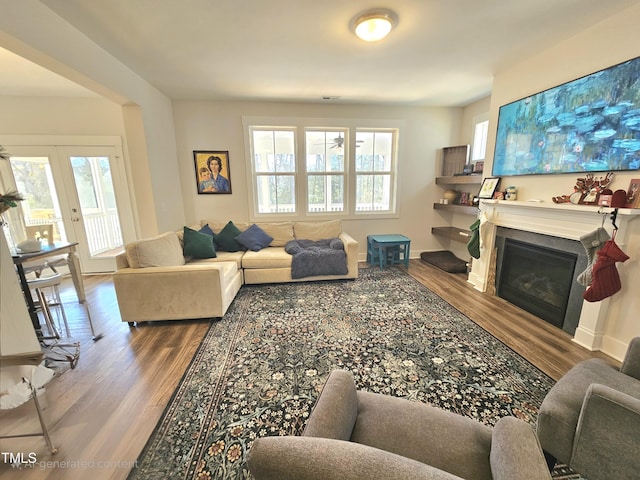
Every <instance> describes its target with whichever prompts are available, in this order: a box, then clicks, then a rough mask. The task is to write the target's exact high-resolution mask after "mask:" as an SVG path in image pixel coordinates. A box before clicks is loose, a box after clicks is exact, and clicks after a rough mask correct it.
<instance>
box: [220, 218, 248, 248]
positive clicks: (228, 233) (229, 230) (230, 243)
mask: <svg viewBox="0 0 640 480" xmlns="http://www.w3.org/2000/svg"><path fill="white" fill-rule="evenodd" d="M241 233H242V232H241V231H240V229H239V228H238V227H236V226H235V224H234V223H233V222H232V221H229V223H227V224H226V225H225V226H224V228H223V229H222V230H220V231H219V232H218V234H217V235H216V245H217V246H218V247H219V249H220V250H224V251H226V252H237V251H239V250H242V249H243V247H242V245H241V244H239V243H238V242H236V237H237V236H238V235H240V234H241Z"/></svg>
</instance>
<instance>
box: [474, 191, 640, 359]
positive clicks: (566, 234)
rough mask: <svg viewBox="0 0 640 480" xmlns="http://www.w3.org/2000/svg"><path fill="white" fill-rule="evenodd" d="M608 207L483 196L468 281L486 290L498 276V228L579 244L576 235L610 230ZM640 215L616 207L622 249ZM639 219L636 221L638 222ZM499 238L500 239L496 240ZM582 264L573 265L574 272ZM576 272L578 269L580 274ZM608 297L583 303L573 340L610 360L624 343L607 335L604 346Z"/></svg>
mask: <svg viewBox="0 0 640 480" xmlns="http://www.w3.org/2000/svg"><path fill="white" fill-rule="evenodd" d="M612 212H613V209H612V208H609V207H599V206H589V205H573V204H569V203H567V204H555V203H551V202H528V201H508V200H482V201H481V203H480V220H481V227H480V238H481V249H480V258H479V259H474V261H473V263H472V268H471V272H470V274H469V278H468V281H469V283H471V284H472V285H473V286H474V288H475V289H477V290H479V291H482V292H486V291H487V289H488V287H489V286H490V285H489V282H490V279H493V278H494V276H495V275H496V273H497V272H496V264H497V261H496V255H494V252H495V250H496V241H497V240H498V235H497V232H498V227H504V228H507V229H510V230H518V231H520V232H532V233H537V234H542V235H547V236H550V237H556V238H559V239H567V240H572V241H574V242H577V244H578V245H581V244H580V242H579V241H580V237H581V236H583V235H586V234H588V233H591V232H593V231H594V230H595V229H597V228H598V227H601V226H604V228H605V229H606V230H607V231H608V232H609V234H611V233H612V226H611V222H610V221H609V216H610V214H611V213H612ZM638 218H640V209H626V208H624V209H619V211H618V215H617V226H618V227H619V229H618V231H617V235H616V243H618V245H619V246H620V247H621V248H623V250H624V248H625V244H626V241H627V238H630V237H631V236H632V234H631V233H629V232H633V235H634V237H633V238H635V236H637V233H636V230H635V229H632V228H630V224H631V222H632V221H635V220H636V219H638ZM636 223H637V222H636ZM498 241H499V240H498ZM579 269H580V267H579V266H576V270H579ZM578 273H580V272H578ZM610 301H611V298H606V299H604V300H602V301H600V302H593V303H591V302H587V301H584V300H583V301H582V308H581V309H580V314H579V319H578V322H577V327H576V329H575V333H574V334H573V335H574V336H573V341H574V342H576V343H577V344H579V345H581V346H583V347H585V348H587V349H589V350H592V351H593V350H604V351H605V352H606V353H608V354H610V355H612V356H613V357H614V358H620V359H621V358H622V357H623V356H624V352H625V351H626V347H627V344H626V343H624V342H623V341H619V340H617V339H616V338H613V337H612V338H607V339H606V340H607V345H606V349H603V348H602V347H603V340H604V336H605V331H606V328H607V326H608V324H609V323H610V322H615V319H612V318H609V315H608V313H609V305H610Z"/></svg>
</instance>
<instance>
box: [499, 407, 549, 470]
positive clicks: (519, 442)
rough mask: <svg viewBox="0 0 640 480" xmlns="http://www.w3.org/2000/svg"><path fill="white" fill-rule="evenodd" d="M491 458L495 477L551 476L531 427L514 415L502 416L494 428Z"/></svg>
mask: <svg viewBox="0 0 640 480" xmlns="http://www.w3.org/2000/svg"><path fill="white" fill-rule="evenodd" d="M490 461H491V474H492V476H493V479H494V480H542V479H545V478H546V479H551V474H550V473H549V468H548V467H547V462H546V460H545V458H544V454H543V453H542V448H541V447H540V443H539V442H538V437H537V436H536V434H535V432H534V431H533V428H532V427H531V425H529V424H528V423H526V422H523V421H522V420H519V419H517V418H515V417H504V418H501V419H500V420H499V421H498V423H496V426H495V427H494V428H493V433H492V436H491V454H490Z"/></svg>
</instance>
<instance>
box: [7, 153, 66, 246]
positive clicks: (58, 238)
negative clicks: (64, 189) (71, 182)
mask: <svg viewBox="0 0 640 480" xmlns="http://www.w3.org/2000/svg"><path fill="white" fill-rule="evenodd" d="M10 162H11V172H12V173H13V178H14V180H15V183H16V189H17V190H18V192H20V193H21V194H22V195H23V196H24V197H25V200H24V201H22V202H20V206H21V208H22V212H23V215H24V223H25V225H26V226H27V227H30V226H35V225H47V224H53V240H54V242H66V241H67V235H66V233H65V231H64V224H63V223H62V214H61V211H60V204H59V203H58V195H57V193H56V187H55V184H54V183H53V175H52V173H51V165H50V163H49V158H47V157H11V160H10Z"/></svg>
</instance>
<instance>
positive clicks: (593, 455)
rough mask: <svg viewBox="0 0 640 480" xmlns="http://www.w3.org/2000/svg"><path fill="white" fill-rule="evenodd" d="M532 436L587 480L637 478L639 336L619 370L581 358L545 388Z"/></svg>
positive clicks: (639, 445)
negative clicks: (580, 360) (535, 430)
mask: <svg viewBox="0 0 640 480" xmlns="http://www.w3.org/2000/svg"><path fill="white" fill-rule="evenodd" d="M537 434H538V437H539V439H540V444H541V445H542V448H543V449H544V451H545V452H547V454H548V455H550V456H553V457H554V458H555V459H557V460H559V461H561V462H563V463H565V464H567V465H569V466H571V467H572V468H573V469H575V470H577V471H578V472H580V473H581V474H582V475H584V476H586V477H587V478H589V480H598V479H601V478H602V479H605V478H606V479H607V480H615V479H627V478H637V475H638V472H640V455H639V454H638V452H640V337H638V338H634V339H633V340H632V341H631V343H630V344H629V348H628V350H627V353H626V356H625V359H624V361H623V363H622V366H621V368H620V370H618V369H617V368H615V367H613V366H611V365H609V364H608V363H607V362H605V361H603V360H599V359H591V360H585V361H583V362H580V363H579V364H577V365H576V366H575V367H573V368H572V369H571V370H569V372H567V374H566V375H565V376H563V377H562V378H561V379H560V380H559V381H558V382H557V383H556V385H554V386H553V388H552V389H551V390H550V391H549V393H548V394H547V396H546V397H545V399H544V401H543V402H542V405H541V407H540V412H539V415H538V426H537Z"/></svg>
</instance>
